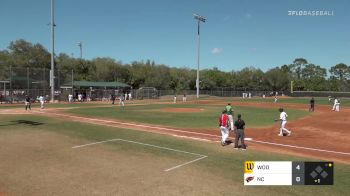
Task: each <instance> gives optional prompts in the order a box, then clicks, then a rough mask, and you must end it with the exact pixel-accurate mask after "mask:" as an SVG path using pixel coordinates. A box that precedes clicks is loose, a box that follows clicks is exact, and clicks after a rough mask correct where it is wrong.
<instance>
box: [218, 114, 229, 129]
mask: <svg viewBox="0 0 350 196" xmlns="http://www.w3.org/2000/svg"><path fill="white" fill-rule="evenodd" d="M228 121H229V119H228V115H227V114H221V116H220V117H219V126H222V127H228Z"/></svg>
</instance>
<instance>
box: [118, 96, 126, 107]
mask: <svg viewBox="0 0 350 196" xmlns="http://www.w3.org/2000/svg"><path fill="white" fill-rule="evenodd" d="M124 97H125V96H124V95H123V94H121V95H120V97H119V105H120V106H123V107H124Z"/></svg>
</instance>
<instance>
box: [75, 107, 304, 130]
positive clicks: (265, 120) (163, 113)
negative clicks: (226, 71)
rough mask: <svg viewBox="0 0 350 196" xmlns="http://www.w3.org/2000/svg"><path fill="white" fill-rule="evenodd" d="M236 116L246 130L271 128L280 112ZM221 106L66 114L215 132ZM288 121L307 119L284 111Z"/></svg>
mask: <svg viewBox="0 0 350 196" xmlns="http://www.w3.org/2000/svg"><path fill="white" fill-rule="evenodd" d="M168 108H197V109H203V110H202V111H199V112H188V113H174V112H167V109H168ZM233 108H234V111H235V115H237V114H242V117H243V119H244V120H245V121H246V124H247V126H246V127H262V126H268V125H272V124H273V123H275V122H274V119H275V118H278V117H279V112H278V111H277V110H276V109H271V108H255V107H243V106H234V107H233ZM161 109H162V110H161ZM223 109H224V106H211V105H201V104H155V105H138V106H128V107H119V106H117V107H111V108H106V107H96V108H76V109H72V110H69V111H68V112H70V113H73V114H78V115H83V116H90V117H91V116H92V117H102V118H112V119H119V120H127V121H133V122H142V123H149V124H158V125H165V126H171V127H177V128H217V126H218V118H219V116H220V114H221V111H222V110H223ZM287 113H288V116H289V117H288V119H289V120H295V119H297V118H302V117H305V116H306V115H309V113H308V112H307V111H303V110H294V109H291V110H287Z"/></svg>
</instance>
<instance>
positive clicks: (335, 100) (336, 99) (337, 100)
mask: <svg viewBox="0 0 350 196" xmlns="http://www.w3.org/2000/svg"><path fill="white" fill-rule="evenodd" d="M339 109H340V102H339V99H338V98H334V104H333V108H332V110H333V111H336V112H339Z"/></svg>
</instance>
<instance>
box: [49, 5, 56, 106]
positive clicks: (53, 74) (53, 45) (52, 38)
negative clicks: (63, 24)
mask: <svg viewBox="0 0 350 196" xmlns="http://www.w3.org/2000/svg"><path fill="white" fill-rule="evenodd" d="M50 26H51V47H52V48H51V71H50V84H51V102H53V101H54V100H55V98H54V96H55V59H54V58H55V57H54V55H55V26H56V25H55V21H54V0H51V22H50Z"/></svg>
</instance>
